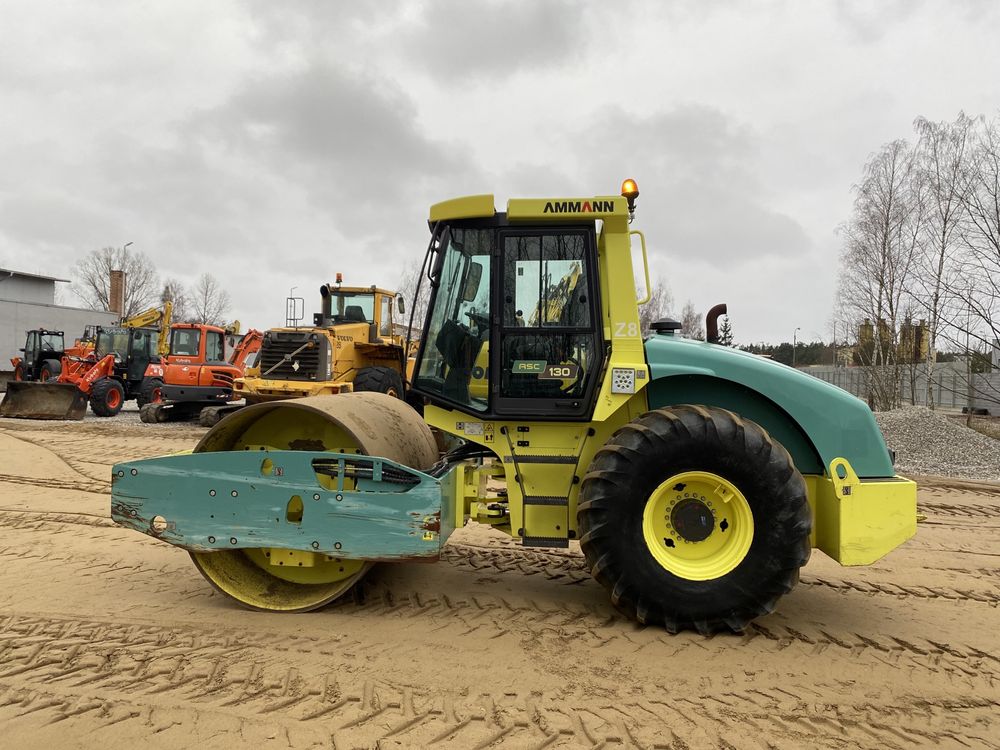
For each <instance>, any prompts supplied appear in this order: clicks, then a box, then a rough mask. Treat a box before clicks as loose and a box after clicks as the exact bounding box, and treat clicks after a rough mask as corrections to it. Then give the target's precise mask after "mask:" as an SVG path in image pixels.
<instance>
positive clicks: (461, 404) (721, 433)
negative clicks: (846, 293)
mask: <svg viewBox="0 0 1000 750" xmlns="http://www.w3.org/2000/svg"><path fill="white" fill-rule="evenodd" d="M637 195H638V189H637V188H636V186H635V183H634V182H632V181H631V180H629V181H626V183H625V184H624V185H623V189H622V195H621V196H597V197H580V198H558V199H556V198H551V199H512V200H510V201H508V203H507V210H506V211H505V212H497V211H496V210H495V209H494V201H493V196H491V195H479V196H471V197H467V198H459V199H455V200H451V201H447V202H444V203H439V204H437V205H435V206H433V207H432V208H431V211H430V230H431V238H430V244H429V246H428V249H427V255H426V258H425V266H424V269H425V272H426V273H425V276H426V278H427V279H429V283H430V286H431V296H430V303H429V305H430V306H429V310H428V313H427V317H426V320H424V321H423V331H422V335H421V337H420V345H419V350H418V352H417V355H416V367H415V371H414V375H413V379H412V394H414V395H418V396H419V397H420V398H421V399H422V400H423V401H424V402H425V405H424V409H423V415H422V417H421V416H419V415H418V414H417V412H415V411H413V410H412V409H410V408H409V407H408V406H406V404H404V403H403V402H402V401H400V400H399V399H396V398H392V397H390V396H387V395H385V394H382V393H359V392H354V393H342V394H340V395H337V396H335V397H328V396H313V397H309V398H303V399H297V400H292V401H280V402H279V401H275V402H270V403H261V404H257V405H255V406H249V407H247V408H245V409H243V410H242V411H240V412H238V413H237V414H235V415H233V416H232V417H229V418H227V419H225V420H223V421H222V422H220V423H219V424H218V425H216V427H214V428H213V429H212V430H210V431H209V432H208V433H207V434H206V435H205V436H204V438H203V439H202V440H201V442H199V443H198V445H197V446H196V447H195V449H194V452H193V453H192V454H189V455H179V456H168V457H163V458H155V459H149V460H145V461H129V462H124V463H121V464H118V465H117V466H115V468H114V476H113V490H112V498H111V504H112V505H111V511H112V516H113V518H114V520H115V521H116V522H117V523H119V524H121V525H122V526H125V527H128V528H131V529H135V530H137V531H140V532H142V533H144V534H148V535H150V536H153V537H155V538H157V539H160V540H162V541H164V542H167V543H169V544H173V545H176V546H178V547H181V548H183V549H185V550H187V551H189V552H190V554H191V556H192V558H193V560H194V563H195V565H196V566H197V568H198V569H199V570H200V571H201V573H202V574H203V575H204V576H205V578H207V579H208V581H209V582H210V583H211V584H212V585H213V586H215V587H216V588H217V589H218V590H219V591H221V592H223V593H224V594H226V595H227V596H228V597H231V598H232V599H233V600H234V601H236V602H239V603H240V604H242V605H245V606H247V607H250V608H254V609H262V610H271V611H286V612H294V611H303V610H309V609H314V608H316V607H320V606H322V605H324V604H326V603H327V602H330V601H333V600H335V599H337V598H339V597H342V596H343V595H344V594H345V593H346V592H347V591H349V590H350V589H351V587H352V586H354V585H355V584H356V583H357V582H358V581H359V580H361V579H362V577H363V576H364V575H365V573H366V571H368V570H369V568H370V567H371V566H372V565H374V564H376V563H388V562H391V563H395V564H401V563H403V562H404V561H407V560H425V561H426V560H436V559H438V558H439V556H440V555H441V550H442V547H443V545H445V544H446V543H447V541H448V538H449V535H450V534H451V533H452V531H454V529H456V528H458V527H461V526H462V525H464V524H465V523H467V522H470V521H472V522H480V523H484V524H488V525H489V526H492V527H493V528H494V529H496V531H497V532H498V533H503V534H507V535H509V536H511V537H513V538H514V539H516V540H518V541H519V542H520V543H521V544H522V545H524V546H526V547H567V546H569V545H570V544H571V543H575V542H574V540H576V541H578V542H579V545H580V548H581V549H582V552H583V555H584V556H585V558H586V562H587V565H588V566H589V568H590V570H591V572H592V573H593V575H594V577H595V578H596V579H597V580H598V581H599V582H600V583H602V584H603V585H604V586H605V587H606V588H607V590H608V593H609V594H610V596H611V600H612V601H613V602H614V604H615V606H617V607H618V608H619V609H620V610H622V611H623V612H626V613H627V614H628V615H630V616H631V617H634V618H635V619H636V620H638V621H640V622H642V623H646V624H650V625H659V626H662V627H665V628H666V629H667V630H669V631H671V632H675V631H677V630H681V629H695V630H697V631H699V632H702V633H712V632H716V631H720V630H732V631H740V630H742V629H743V628H745V627H746V626H747V624H748V623H749V622H750V621H751V620H752V619H753V618H755V617H757V616H759V615H762V614H766V613H768V612H770V611H771V610H772V609H773V608H774V607H775V605H776V603H777V601H778V599H779V598H780V597H781V596H782V595H783V594H786V593H787V592H788V591H790V590H791V589H792V587H793V586H794V585H795V583H796V582H797V580H798V574H799V569H800V568H801V567H802V566H803V565H804V564H805V563H806V561H807V560H808V559H809V556H810V552H811V550H812V549H813V548H818V549H819V550H821V551H822V552H823V553H825V554H827V555H829V556H830V557H832V558H833V559H834V560H836V561H838V562H839V563H841V564H842V565H865V564H868V563H872V562H874V561H875V560H878V559H879V558H880V557H882V556H883V555H885V554H887V553H888V552H890V551H891V550H893V549H894V548H895V547H897V546H899V545H900V544H902V543H903V542H905V541H906V540H907V539H909V538H910V537H911V536H913V534H914V533H915V532H916V486H915V485H914V483H913V482H911V481H909V480H907V479H905V478H903V477H900V476H897V475H896V474H895V472H894V470H893V459H892V454H891V453H890V451H889V449H888V448H887V447H886V444H885V441H884V439H883V437H882V434H881V432H880V431H879V428H878V426H877V424H876V422H875V419H874V417H873V416H872V413H871V411H870V410H869V409H868V407H867V406H866V405H865V404H864V403H863V402H861V401H859V400H858V399H856V398H854V397H853V396H851V395H849V394H848V393H847V392H846V391H842V390H840V389H838V388H836V387H834V386H832V385H829V384H827V383H824V382H822V381H820V380H817V379H814V378H812V377H810V376H808V375H806V374H805V373H802V372H799V371H798V370H794V369H792V368H789V367H785V366H784V365H780V364H778V363H775V362H773V361H770V360H766V359H763V358H760V357H756V356H753V355H750V354H747V353H744V352H740V351H736V350H734V349H731V348H729V347H725V346H721V345H719V344H718V343H716V340H717V329H716V325H715V324H716V320H715V317H717V315H718V313H719V309H720V306H716V308H713V312H712V313H711V314H710V316H709V318H708V320H707V321H706V327H707V329H708V331H709V341H705V342H702V341H692V340H687V339H683V338H681V337H680V336H679V335H678V334H677V329H678V328H679V324H677V323H676V322H675V321H672V320H661V321H658V322H657V323H656V324H655V325H654V333H653V334H652V335H651V336H650V337H649V338H648V339H646V340H645V341H644V340H643V338H642V335H641V332H640V327H639V316H638V310H639V306H640V305H641V304H643V303H644V302H645V301H646V299H636V291H635V284H634V277H633V270H634V268H633V255H634V254H635V255H637V256H641V261H640V262H641V269H642V273H643V275H644V276H645V278H646V288H647V290H648V286H649V284H648V279H649V273H648V267H647V262H646V250H645V240H644V238H643V236H642V234H641V232H638V231H636V230H633V229H630V221H631V219H632V216H633V209H634V203H635V199H636V197H637ZM331 314H332V311H331V310H326V311H325V313H324V315H326V316H329V315H331ZM298 346H301V344H299V345H297V346H296V348H297V347H298ZM290 351H295V349H291V350H290ZM300 353H301V352H300ZM296 356H297V355H296ZM285 361H287V362H289V363H291V362H292V361H295V359H294V357H291V358H290V359H288V360H285ZM311 367H313V368H315V367H317V365H316V363H315V361H314V362H313V364H312V365H311ZM432 427H434V428H437V429H438V430H440V431H442V432H444V433H447V434H449V435H451V436H453V437H454V438H455V442H456V443H457V444H456V445H454V447H452V448H451V449H450V450H448V451H446V452H444V453H443V454H442V453H440V452H439V450H438V448H437V445H436V443H435V439H434V437H433V436H432V433H431V428H432ZM487 480H494V482H495V481H497V480H499V481H501V482H504V483H505V484H506V490H505V491H503V492H496V491H489V490H488V489H487V487H488V484H487ZM489 486H490V487H495V486H496V485H495V484H494V483H493V482H491V483H490V484H489ZM429 580H430V579H429ZM814 604H815V606H819V604H820V603H819V602H818V601H817V602H815V603H814ZM816 616H817V617H819V618H821V617H822V614H820V613H817V615H816Z"/></svg>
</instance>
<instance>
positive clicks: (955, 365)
mask: <svg viewBox="0 0 1000 750" xmlns="http://www.w3.org/2000/svg"><path fill="white" fill-rule="evenodd" d="M802 371H803V372H805V373H807V374H809V375H812V376H813V377H815V378H819V379H820V380H825V381H826V382H827V383H833V384H834V385H836V386H838V387H840V388H843V389H844V390H845V391H847V392H848V393H853V394H854V395H855V396H857V397H858V398H860V399H863V400H865V401H867V400H868V396H869V377H870V376H869V372H868V369H867V368H864V367H832V366H829V365H826V366H816V367H804V368H802ZM932 382H933V397H934V403H935V405H936V406H940V407H943V408H945V409H963V408H965V407H966V406H968V405H969V396H970V393H969V391H970V390H971V391H972V393H971V396H972V407H973V408H974V409H988V410H989V412H990V413H991V414H1000V372H992V373H973V374H972V379H971V381H970V379H969V376H968V374H967V372H966V364H965V363H964V362H940V363H938V364H935V365H934V371H933V374H932ZM970 386H971V388H970ZM899 395H900V402H901V403H902V404H904V405H906V404H916V405H918V406H926V405H927V367H926V366H925V365H902V366H900V394H899Z"/></svg>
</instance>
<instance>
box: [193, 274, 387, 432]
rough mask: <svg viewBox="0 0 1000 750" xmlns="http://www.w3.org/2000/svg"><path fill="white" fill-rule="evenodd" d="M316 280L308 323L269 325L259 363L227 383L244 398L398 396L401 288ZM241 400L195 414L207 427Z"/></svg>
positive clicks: (251, 401) (249, 401) (254, 400)
mask: <svg viewBox="0 0 1000 750" xmlns="http://www.w3.org/2000/svg"><path fill="white" fill-rule="evenodd" d="M342 279H343V276H342V275H341V274H339V273H338V274H337V283H336V284H324V285H323V286H321V287H320V289H319V292H320V298H321V300H322V311H321V312H318V313H316V314H314V315H313V326H312V327H286V328H272V329H269V330H268V331H266V332H265V333H264V340H263V342H262V344H261V349H260V355H259V357H258V359H257V366H256V367H253V368H248V370H247V373H246V375H245V376H244V377H242V378H237V379H236V381H235V382H234V384H233V388H234V395H235V397H237V398H244V399H246V403H247V405H250V404H258V403H263V402H267V401H277V400H283V399H290V398H303V397H305V396H321V395H332V394H336V393H350V392H351V391H372V392H376V393H388V394H389V395H392V396H395V397H396V398H402V397H403V381H404V379H405V376H406V352H405V351H404V349H405V340H404V338H403V337H401V336H399V335H398V334H397V333H396V331H395V326H399V325H401V324H402V315H403V312H404V309H405V303H404V301H403V298H402V296H401V295H399V294H397V293H396V292H392V291H389V290H387V289H380V288H378V287H376V286H370V287H358V286H343V285H342ZM241 408H243V407H242V406H226V405H223V406H218V407H210V408H208V409H206V410H204V412H203V413H202V415H201V418H200V421H201V423H202V424H203V425H204V426H206V427H211V426H212V425H214V424H216V423H217V422H218V421H219V419H221V418H222V417H223V416H225V415H227V414H231V413H233V412H235V411H237V410H239V409H241Z"/></svg>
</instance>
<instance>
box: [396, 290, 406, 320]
mask: <svg viewBox="0 0 1000 750" xmlns="http://www.w3.org/2000/svg"><path fill="white" fill-rule="evenodd" d="M396 311H397V312H398V313H399V314H400V315H405V314H406V301H405V300H404V299H403V295H402V294H400V295H398V296H397V297H396Z"/></svg>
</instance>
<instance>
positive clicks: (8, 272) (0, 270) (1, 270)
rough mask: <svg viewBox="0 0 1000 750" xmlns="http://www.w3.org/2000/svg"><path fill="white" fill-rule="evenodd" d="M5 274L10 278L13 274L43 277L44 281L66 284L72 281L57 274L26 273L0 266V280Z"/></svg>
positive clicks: (34, 277) (28, 277) (36, 277)
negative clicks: (58, 276)
mask: <svg viewBox="0 0 1000 750" xmlns="http://www.w3.org/2000/svg"><path fill="white" fill-rule="evenodd" d="M4 276H6V277H8V278H10V277H11V276H20V277H21V278H25V279H42V280H43V281H62V282H65V283H66V284H69V283H71V282H70V280H69V279H60V278H57V277H55V276H42V275H41V274H37V273H25V272H24V271H12V270H11V269H9V268H0V281H3V278H4Z"/></svg>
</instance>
